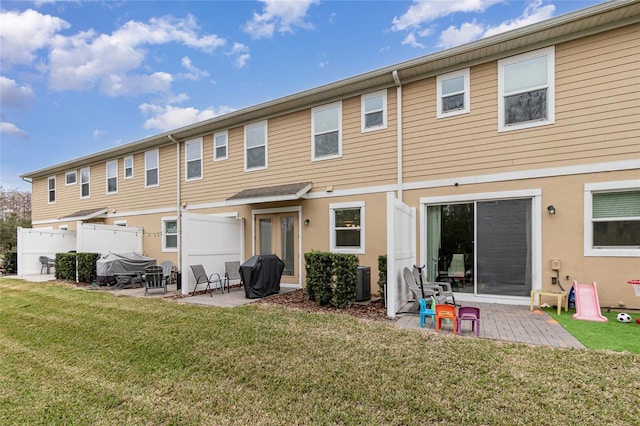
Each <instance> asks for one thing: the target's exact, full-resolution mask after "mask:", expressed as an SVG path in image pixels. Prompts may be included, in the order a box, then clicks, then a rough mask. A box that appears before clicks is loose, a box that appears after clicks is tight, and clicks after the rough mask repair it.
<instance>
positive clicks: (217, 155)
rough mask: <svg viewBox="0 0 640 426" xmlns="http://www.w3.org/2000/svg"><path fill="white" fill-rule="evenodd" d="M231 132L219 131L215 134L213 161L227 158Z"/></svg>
mask: <svg viewBox="0 0 640 426" xmlns="http://www.w3.org/2000/svg"><path fill="white" fill-rule="evenodd" d="M228 140H229V132H228V131H227V130H225V131H224V132H218V133H215V134H214V135H213V161H218V160H226V159H227V150H228V144H229V142H228Z"/></svg>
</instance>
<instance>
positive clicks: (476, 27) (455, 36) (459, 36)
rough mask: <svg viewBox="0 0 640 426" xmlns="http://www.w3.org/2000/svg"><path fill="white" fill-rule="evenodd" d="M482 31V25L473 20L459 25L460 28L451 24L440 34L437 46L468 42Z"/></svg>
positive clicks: (477, 36)
mask: <svg viewBox="0 0 640 426" xmlns="http://www.w3.org/2000/svg"><path fill="white" fill-rule="evenodd" d="M483 32H484V27H483V26H482V25H480V24H478V23H476V22H475V21H474V22H465V23H464V24H462V25H460V28H456V27H454V26H453V25H451V26H450V27H449V28H447V29H446V30H444V31H443V32H442V33H441V34H440V41H439V42H438V47H443V48H447V47H451V46H458V45H460V44H464V43H468V42H470V41H473V40H475V39H477V38H480V36H481V35H482V34H483Z"/></svg>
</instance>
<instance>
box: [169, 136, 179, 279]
mask: <svg viewBox="0 0 640 426" xmlns="http://www.w3.org/2000/svg"><path fill="white" fill-rule="evenodd" d="M167 137H168V138H169V140H171V141H172V142H175V144H176V217H177V218H178V241H177V244H178V261H177V265H176V267H177V268H178V270H180V269H181V268H182V266H181V265H182V248H181V244H180V239H181V236H182V211H181V210H180V196H181V194H180V142H178V141H177V140H176V139H175V138H174V137H173V136H172V135H171V134H168V135H167Z"/></svg>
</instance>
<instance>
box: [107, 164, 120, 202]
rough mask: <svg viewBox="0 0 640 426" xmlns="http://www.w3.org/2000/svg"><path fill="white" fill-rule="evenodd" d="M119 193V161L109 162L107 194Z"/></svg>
mask: <svg viewBox="0 0 640 426" xmlns="http://www.w3.org/2000/svg"><path fill="white" fill-rule="evenodd" d="M117 192H118V160H112V161H108V162H107V194H115V193H117Z"/></svg>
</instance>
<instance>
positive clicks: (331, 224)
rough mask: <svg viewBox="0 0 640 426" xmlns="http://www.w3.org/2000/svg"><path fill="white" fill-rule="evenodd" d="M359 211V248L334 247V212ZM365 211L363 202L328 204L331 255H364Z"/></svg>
mask: <svg viewBox="0 0 640 426" xmlns="http://www.w3.org/2000/svg"><path fill="white" fill-rule="evenodd" d="M358 208H359V209H360V247H350V248H345V247H336V215H335V211H336V210H345V209H358ZM365 223H366V222H365V209H364V201H355V202H347V203H331V204H329V247H330V248H331V252H332V253H348V254H364V253H365Z"/></svg>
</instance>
